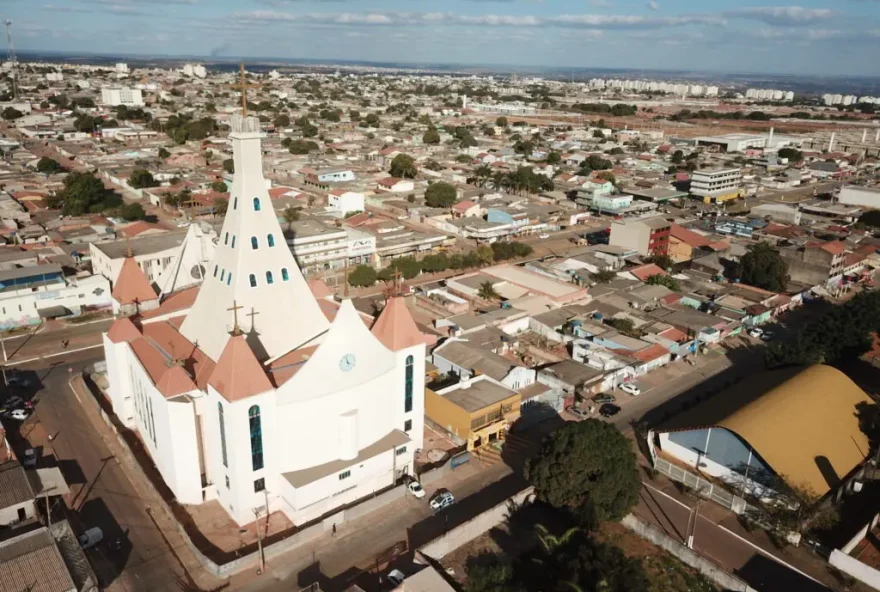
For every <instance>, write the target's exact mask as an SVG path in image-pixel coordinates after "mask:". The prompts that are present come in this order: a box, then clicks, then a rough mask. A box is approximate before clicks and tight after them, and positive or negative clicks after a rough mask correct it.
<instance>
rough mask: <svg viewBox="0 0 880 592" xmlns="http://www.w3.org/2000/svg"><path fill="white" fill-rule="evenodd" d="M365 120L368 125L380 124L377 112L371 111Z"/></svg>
mask: <svg viewBox="0 0 880 592" xmlns="http://www.w3.org/2000/svg"><path fill="white" fill-rule="evenodd" d="M364 121H365V122H366V124H367V125H368V126H370V127H376V126H378V125H379V116H378V115H376V114H375V113H370V114H368V115H367V116H366V117H365V118H364Z"/></svg>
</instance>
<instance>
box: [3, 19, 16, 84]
mask: <svg viewBox="0 0 880 592" xmlns="http://www.w3.org/2000/svg"><path fill="white" fill-rule="evenodd" d="M3 25H4V26H5V27H6V45H7V46H8V48H9V57H8V58H7V60H8V61H9V63H10V65H11V66H12V98H13V100H18V58H16V57H15V46H14V45H13V44H12V21H11V20H9V19H6V20H5V21H3Z"/></svg>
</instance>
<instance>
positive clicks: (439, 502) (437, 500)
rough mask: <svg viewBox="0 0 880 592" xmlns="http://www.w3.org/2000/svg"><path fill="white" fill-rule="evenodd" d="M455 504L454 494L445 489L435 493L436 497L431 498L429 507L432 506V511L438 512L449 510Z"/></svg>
mask: <svg viewBox="0 0 880 592" xmlns="http://www.w3.org/2000/svg"><path fill="white" fill-rule="evenodd" d="M454 503H455V497H454V496H453V495H452V492H450V491H446V490H445V489H444V490H442V491H438V492H437V493H435V494H434V497H432V498H431V501H430V502H428V505H429V506H431V509H432V510H434V511H435V512H438V511H440V510H442V509H443V508H448V507H449V506H451V505H452V504H454Z"/></svg>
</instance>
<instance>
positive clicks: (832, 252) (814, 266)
mask: <svg viewBox="0 0 880 592" xmlns="http://www.w3.org/2000/svg"><path fill="white" fill-rule="evenodd" d="M780 254H781V255H782V257H783V259H785V261H786V263H788V275H789V277H790V278H791V280H792V281H793V282H798V283H801V284H804V285H807V286H819V285H825V286H829V287H831V286H834V285H835V284H837V283H838V282H840V280H841V278H842V277H843V273H844V270H845V269H846V255H847V253H846V245H844V243H842V242H840V241H828V242H825V243H813V244H809V245H806V246H805V247H803V248H799V249H782V250H781V251H780Z"/></svg>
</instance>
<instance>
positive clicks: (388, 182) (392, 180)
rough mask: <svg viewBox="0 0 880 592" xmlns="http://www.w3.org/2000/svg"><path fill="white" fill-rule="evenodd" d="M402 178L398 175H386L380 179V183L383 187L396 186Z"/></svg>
mask: <svg viewBox="0 0 880 592" xmlns="http://www.w3.org/2000/svg"><path fill="white" fill-rule="evenodd" d="M402 180H403V179H398V178H397V177H385V178H384V179H379V185H381V186H382V187H394V186H395V185H397V184H398V183H400V182H401V181H402Z"/></svg>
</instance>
